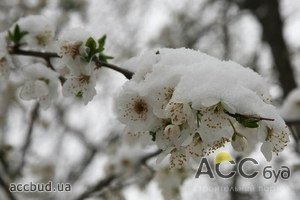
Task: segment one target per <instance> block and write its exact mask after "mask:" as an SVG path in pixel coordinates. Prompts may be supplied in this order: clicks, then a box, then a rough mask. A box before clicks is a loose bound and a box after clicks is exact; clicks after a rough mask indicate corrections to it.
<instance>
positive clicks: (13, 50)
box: [8, 46, 134, 79]
mask: <svg viewBox="0 0 300 200" xmlns="http://www.w3.org/2000/svg"><path fill="white" fill-rule="evenodd" d="M8 50H9V53H10V54H12V55H23V56H32V57H38V58H43V59H44V60H45V61H46V62H47V64H48V66H49V68H51V69H52V70H54V71H55V69H54V67H53V66H52V65H51V62H50V59H51V58H60V56H59V55H58V54H57V53H53V52H39V51H30V50H22V49H19V47H18V46H14V47H9V48H8ZM94 62H95V64H96V66H97V69H99V68H101V67H107V68H109V69H112V70H115V71H117V72H120V73H121V74H123V75H124V76H125V77H126V78H127V79H131V78H132V76H133V74H134V73H133V72H131V71H129V70H126V69H123V68H121V67H119V66H117V65H113V64H109V63H106V62H102V61H99V60H94Z"/></svg>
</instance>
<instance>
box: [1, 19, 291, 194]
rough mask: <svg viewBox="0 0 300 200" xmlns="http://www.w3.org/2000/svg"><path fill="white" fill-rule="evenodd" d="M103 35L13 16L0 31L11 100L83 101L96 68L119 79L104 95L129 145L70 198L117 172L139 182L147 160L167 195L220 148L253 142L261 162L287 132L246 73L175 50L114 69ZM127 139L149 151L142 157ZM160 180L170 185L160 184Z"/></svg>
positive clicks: (262, 85) (262, 84)
mask: <svg viewBox="0 0 300 200" xmlns="http://www.w3.org/2000/svg"><path fill="white" fill-rule="evenodd" d="M105 40H106V36H103V37H99V38H95V37H93V36H92V35H91V34H89V33H88V32H87V31H85V30H84V29H81V28H72V29H68V30H64V32H63V33H62V34H61V35H59V36H56V35H55V26H54V25H53V24H51V23H50V22H49V21H48V20H47V19H46V18H45V17H43V16H37V15H36V16H28V17H24V18H21V19H20V20H19V21H17V22H16V23H15V24H14V25H13V26H12V27H11V28H10V29H9V30H7V31H5V32H3V33H1V35H0V81H1V87H5V86H6V85H7V83H8V81H9V80H11V79H14V78H15V77H17V76H18V77H20V76H21V77H22V81H21V84H20V85H19V88H20V89H19V91H18V96H19V97H20V99H22V100H24V101H32V100H33V101H35V102H37V104H36V107H35V111H36V110H38V108H39V106H40V107H41V108H42V109H44V110H47V109H49V108H51V107H52V106H53V104H57V103H59V102H58V98H59V97H61V96H63V97H65V98H73V99H78V100H79V101H82V103H83V104H84V105H87V104H88V103H89V102H91V101H93V98H94V96H95V95H96V89H95V87H96V84H97V82H96V79H97V78H96V71H97V70H99V69H101V68H109V69H112V70H115V71H117V72H119V73H121V74H123V75H124V76H125V77H126V78H127V79H128V81H127V82H126V83H125V84H124V85H123V87H122V89H121V91H120V92H119V94H118V96H117V97H116V98H115V100H114V101H115V111H116V115H117V118H118V120H119V121H120V122H121V123H122V124H124V129H123V131H122V138H123V140H124V141H126V143H129V144H132V146H121V147H120V149H121V150H119V151H118V153H117V154H116V159H113V160H111V161H110V162H109V164H108V165H107V171H106V172H107V174H108V176H107V178H105V179H104V180H102V181H100V182H99V183H98V184H96V185H94V186H93V187H90V188H89V189H88V190H86V191H84V192H82V193H81V194H79V195H78V196H76V197H75V199H84V198H85V197H88V196H89V195H91V194H92V193H94V192H96V191H100V190H102V189H103V187H104V186H107V185H108V184H110V183H111V182H113V181H115V180H116V177H118V176H122V177H123V178H121V179H120V180H119V184H121V183H123V182H126V180H127V179H129V177H130V176H132V174H134V173H135V172H136V171H139V173H140V174H141V176H142V178H141V179H142V180H144V179H147V177H148V176H149V173H150V174H151V173H154V172H153V171H152V169H151V168H150V167H149V166H148V165H147V163H146V162H147V160H149V159H150V158H153V157H157V158H156V161H157V164H159V163H160V162H162V161H163V162H165V161H168V163H167V164H164V165H163V166H161V167H158V169H157V170H156V173H157V174H158V175H157V177H158V180H159V183H160V184H159V185H160V186H161V188H162V191H163V196H164V197H165V199H172V198H175V197H176V196H177V195H178V194H177V193H178V190H174V188H175V189H176V188H178V187H179V186H180V185H181V183H182V182H183V180H184V179H185V178H186V176H188V175H190V173H191V171H190V169H191V168H192V167H193V164H195V163H199V161H200V159H201V158H203V157H205V156H208V155H210V154H211V153H214V151H216V150H218V149H219V148H221V147H224V146H225V147H226V148H229V149H230V148H232V149H233V150H234V151H236V152H242V153H247V152H250V151H252V150H253V149H254V148H255V147H256V145H259V146H260V150H261V152H262V154H263V155H264V157H265V158H266V160H267V161H271V159H272V157H273V156H274V155H278V154H279V153H280V152H282V151H283V150H284V148H285V147H286V146H287V144H288V142H289V129H288V128H287V126H286V124H285V122H284V120H283V119H282V118H281V117H280V115H279V114H278V112H277V110H276V108H275V107H274V106H273V105H272V99H271V96H270V94H269V92H268V91H269V90H268V84H267V82H266V81H265V80H264V79H263V78H262V77H261V76H260V75H258V74H257V73H256V72H254V71H252V70H251V69H249V68H245V67H243V66H241V65H239V64H237V63H235V62H232V61H221V60H218V59H217V58H214V57H211V56H209V55H206V54H204V53H201V52H198V51H194V50H190V49H184V48H181V49H167V48H163V49H155V50H150V51H146V52H144V53H142V54H141V55H139V56H136V57H134V58H132V59H130V60H128V61H127V62H125V63H124V64H123V65H122V68H121V67H118V66H116V65H113V64H110V63H109V61H110V59H112V57H111V56H108V55H106V54H105V52H104V50H105ZM18 56H29V57H33V58H41V59H42V60H39V61H38V62H37V61H34V62H32V63H30V64H28V65H25V66H21V67H20V66H18V65H17V64H15V63H14V62H13V59H14V57H18ZM32 114H33V116H35V112H33V113H32ZM33 118H34V117H33ZM136 145H138V146H147V148H149V149H153V150H154V151H153V152H154V153H150V154H147V155H146V156H145V155H142V154H140V153H139V152H138V151H137V150H136ZM145 166H146V168H142V167H145ZM158 166H160V165H158ZM17 169H18V168H17ZM124 169H126V170H124ZM17 171H18V170H17ZM124 171H126V173H124ZM147 174H148V176H147ZM121 180H122V181H123V182H122V181H121ZM170 180H171V181H173V185H172V184H171V185H170V184H164V181H167V182H170ZM3 182H4V180H3ZM11 199H14V197H13V196H11Z"/></svg>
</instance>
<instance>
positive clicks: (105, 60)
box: [99, 53, 114, 63]
mask: <svg viewBox="0 0 300 200" xmlns="http://www.w3.org/2000/svg"><path fill="white" fill-rule="evenodd" d="M113 58H114V57H112V56H107V55H105V54H103V53H100V54H99V60H100V61H102V62H105V63H107V60H111V59H113Z"/></svg>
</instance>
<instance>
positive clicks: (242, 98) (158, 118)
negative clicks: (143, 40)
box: [116, 49, 289, 167]
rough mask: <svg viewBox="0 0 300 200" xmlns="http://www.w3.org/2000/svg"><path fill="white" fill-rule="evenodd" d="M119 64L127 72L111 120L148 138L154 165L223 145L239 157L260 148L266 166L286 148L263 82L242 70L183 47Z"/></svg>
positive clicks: (177, 162)
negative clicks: (156, 154)
mask: <svg viewBox="0 0 300 200" xmlns="http://www.w3.org/2000/svg"><path fill="white" fill-rule="evenodd" d="M125 66H126V67H127V68H129V69H130V70H131V71H133V72H134V73H135V74H134V77H133V78H132V79H131V80H130V81H128V82H127V83H125V85H124V86H123V88H122V91H121V92H120V95H119V97H118V98H117V102H116V108H117V113H118V118H119V120H120V121H121V122H122V123H124V124H126V131H127V132H129V133H130V134H131V135H136V136H138V137H140V135H145V134H148V135H150V136H151V137H152V140H153V141H154V142H155V143H156V145H157V146H158V148H159V149H161V150H163V152H162V154H161V155H160V156H159V157H158V161H160V160H162V159H163V158H164V157H165V156H167V155H169V154H170V157H169V158H170V166H171V167H182V166H184V165H185V164H186V163H187V162H188V161H189V160H190V158H192V159H193V160H196V161H198V159H200V158H201V157H203V156H206V155H209V154H210V153H212V152H214V151H215V150H216V149H218V148H220V147H223V146H224V145H225V144H226V143H229V142H231V144H232V147H233V148H234V150H236V151H239V152H246V151H250V150H251V148H253V147H254V146H255V144H257V143H258V142H262V146H261V151H262V153H263V155H264V156H265V157H266V159H267V160H268V161H270V160H271V159H272V155H273V153H275V154H278V153H279V152H281V151H282V150H283V149H284V147H285V146H286V145H287V143H288V142H289V130H288V128H287V126H286V125H285V122H284V121H283V119H282V118H281V117H280V116H279V114H278V113H277V111H276V109H275V107H274V106H272V105H271V98H270V95H269V93H268V85H267V83H266V82H265V80H264V79H263V78H262V77H261V76H259V75H258V74H257V73H255V72H254V71H252V70H251V69H249V68H244V67H242V66H241V65H239V64H237V63H234V62H231V61H220V60H218V59H216V58H213V57H210V56H208V55H206V54H203V53H200V52H197V51H193V50H188V49H159V50H157V51H148V52H145V53H144V54H142V55H140V56H138V57H135V58H132V59H130V60H129V61H128V62H127V63H126V64H125ZM143 138H146V137H143Z"/></svg>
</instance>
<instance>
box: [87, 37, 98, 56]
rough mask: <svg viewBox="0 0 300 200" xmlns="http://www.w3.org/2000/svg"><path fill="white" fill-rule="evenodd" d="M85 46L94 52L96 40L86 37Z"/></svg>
mask: <svg viewBox="0 0 300 200" xmlns="http://www.w3.org/2000/svg"><path fill="white" fill-rule="evenodd" d="M85 46H86V47H88V48H89V49H90V51H92V52H95V50H96V48H97V44H96V41H95V40H94V38H92V37H89V38H88V39H87V41H86V43H85Z"/></svg>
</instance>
